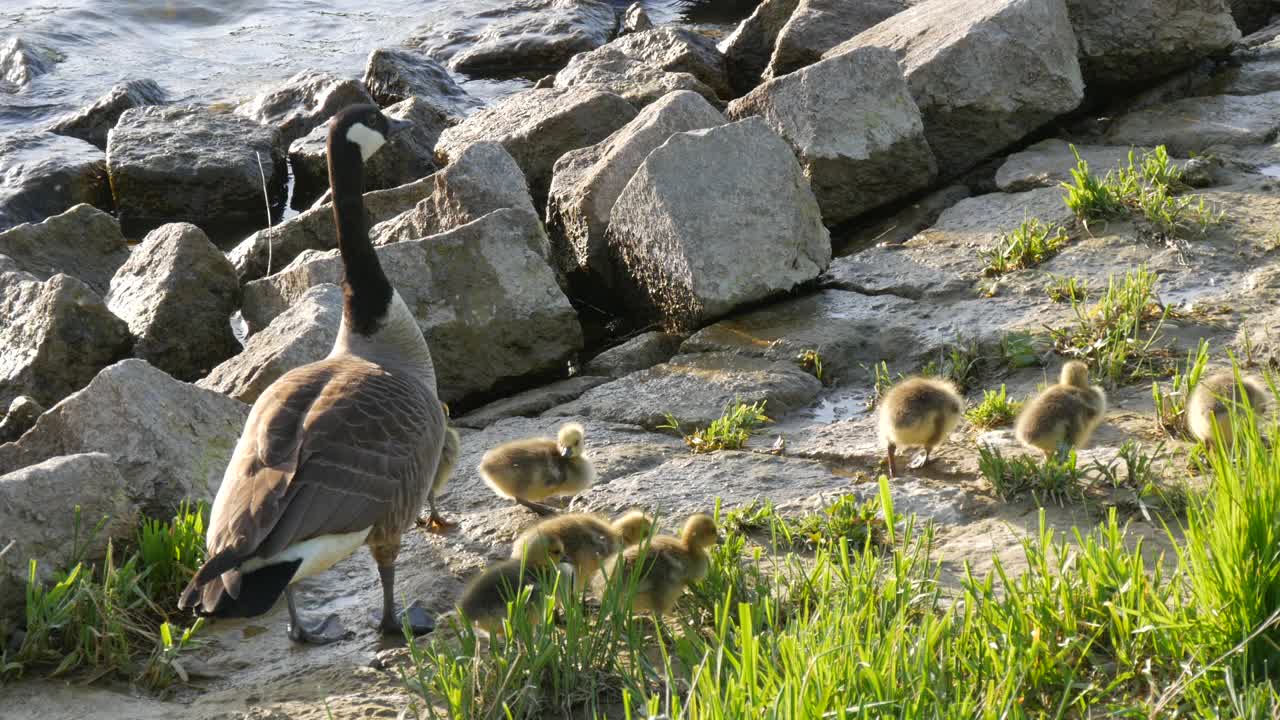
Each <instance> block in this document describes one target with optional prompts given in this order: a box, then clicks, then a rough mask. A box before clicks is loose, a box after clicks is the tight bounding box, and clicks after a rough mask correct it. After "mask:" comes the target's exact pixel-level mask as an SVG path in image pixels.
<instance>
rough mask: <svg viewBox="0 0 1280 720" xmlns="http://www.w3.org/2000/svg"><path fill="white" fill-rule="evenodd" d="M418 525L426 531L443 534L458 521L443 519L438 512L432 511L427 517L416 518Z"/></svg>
mask: <svg viewBox="0 0 1280 720" xmlns="http://www.w3.org/2000/svg"><path fill="white" fill-rule="evenodd" d="M418 527H420V528H425V529H426V531H427V532H430V533H438V534H443V533H447V532H449V531H450V530H452V529H454V528H456V527H458V523H457V522H455V521H453V520H445V519H444V517H443V516H441V515H440V513H438V512H433V513H431V515H429V516H427V517H424V518H423V517H420V518H418Z"/></svg>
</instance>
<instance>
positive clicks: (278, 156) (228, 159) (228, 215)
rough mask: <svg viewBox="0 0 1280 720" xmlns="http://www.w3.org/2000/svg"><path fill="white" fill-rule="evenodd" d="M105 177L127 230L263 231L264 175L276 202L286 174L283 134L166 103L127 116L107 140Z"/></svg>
mask: <svg viewBox="0 0 1280 720" xmlns="http://www.w3.org/2000/svg"><path fill="white" fill-rule="evenodd" d="M259 162H261V165H259ZM107 171H108V172H109V173H110V175H111V188H112V191H113V192H114V193H115V199H116V206H117V208H118V210H119V217H120V222H121V224H122V225H123V226H124V227H125V229H126V231H127V232H130V233H133V232H135V231H136V232H139V233H141V232H146V231H149V230H151V229H153V228H156V227H159V226H160V225H163V224H164V223H167V222H189V223H192V224H195V225H198V226H200V228H201V229H202V230H204V231H205V232H206V233H209V234H211V235H213V236H215V237H219V236H220V233H218V232H217V231H218V230H221V229H224V228H226V227H228V226H248V227H253V226H260V225H261V224H262V223H263V220H264V217H263V216H264V213H265V208H264V207H263V204H264V202H265V201H264V200H263V177H264V175H265V178H266V186H267V192H268V195H271V194H272V192H273V191H274V195H275V197H276V198H277V199H280V198H282V197H283V196H282V191H283V188H284V178H285V176H286V170H285V153H284V145H283V144H282V142H281V136H280V133H279V131H277V130H275V129H273V128H269V127H264V126H262V125H259V124H258V123H256V122H254V121H253V120H250V119H248V118H245V117H241V116H239V115H233V114H231V113H217V112H214V111H212V110H209V109H206V108H199V107H194V106H167V105H166V106H149V107H140V108H132V109H130V110H126V111H124V113H123V114H122V115H121V116H120V121H119V122H118V123H117V124H116V127H115V129H113V130H112V131H111V136H110V138H109V139H108V141H107Z"/></svg>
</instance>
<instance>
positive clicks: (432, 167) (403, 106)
mask: <svg viewBox="0 0 1280 720" xmlns="http://www.w3.org/2000/svg"><path fill="white" fill-rule="evenodd" d="M382 112H383V114H384V115H386V116H387V117H389V118H395V119H396V120H408V121H410V122H412V123H413V127H412V128H409V129H407V130H405V131H403V132H400V133H397V134H395V135H393V136H392V137H390V138H388V139H387V147H385V148H383V149H382V150H381V151H379V152H377V153H375V154H374V156H373V157H371V158H369V160H368V162H366V163H365V164H364V187H365V190H384V189H386V188H393V187H397V186H400V185H404V184H405V183H408V182H413V181H414V180H418V179H419V178H423V177H426V176H427V175H430V174H431V173H433V172H435V171H436V170H437V167H436V162H435V146H436V141H437V140H439V139H440V133H441V132H443V131H444V129H445V128H447V127H449V126H450V125H452V124H453V123H452V122H451V121H450V120H449V118H448V117H447V116H446V115H444V113H442V112H441V111H440V110H439V109H437V108H436V107H435V106H433V105H432V104H431V103H429V102H427V101H426V100H423V99H421V98H418V97H409V98H408V99H406V100H402V101H400V102H398V103H396V104H395V105H392V106H391V107H388V108H385V109H384V110H383V111H382ZM328 136H329V128H328V126H327V125H321V126H318V127H317V128H316V129H314V130H312V131H311V132H310V133H308V134H307V135H306V137H303V138H301V139H298V140H294V141H293V144H292V145H290V146H289V163H290V164H291V165H292V166H293V177H294V188H293V196H294V205H295V206H296V205H306V204H307V203H309V201H310V200H312V199H314V198H316V197H317V196H319V195H320V194H321V193H323V192H324V191H325V190H327V189H328V188H329V160H328V157H329V153H328V148H327V143H328Z"/></svg>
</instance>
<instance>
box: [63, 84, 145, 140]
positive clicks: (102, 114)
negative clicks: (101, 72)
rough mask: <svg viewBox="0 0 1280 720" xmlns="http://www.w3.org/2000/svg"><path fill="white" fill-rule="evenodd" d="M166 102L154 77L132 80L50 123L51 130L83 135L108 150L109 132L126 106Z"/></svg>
mask: <svg viewBox="0 0 1280 720" xmlns="http://www.w3.org/2000/svg"><path fill="white" fill-rule="evenodd" d="M164 102H165V93H164V90H162V89H160V86H159V85H157V84H156V83H155V81H154V80H129V81H126V82H122V83H120V84H118V85H115V86H113V87H112V88H111V89H110V90H108V91H107V93H106V94H105V95H103V96H102V97H100V98H98V99H97V100H95V101H94V102H93V104H92V105H90V106H89V107H87V108H84V109H82V110H80V111H79V112H76V113H73V114H71V115H68V116H67V117H65V118H62V119H61V120H58V121H57V122H55V123H54V124H53V125H51V126H49V131H50V132H54V133H57V134H59V135H67V136H69V137H74V138H80V139H81V140H84V141H85V142H88V143H92V144H93V145H95V146H97V147H98V148H100V149H102V150H106V149H107V133H109V132H110V131H111V128H113V127H115V126H116V121H118V120H119V119H120V115H121V114H122V113H123V112H124V111H125V110H128V109H129V108H135V107H142V106H144V105H163V104H164Z"/></svg>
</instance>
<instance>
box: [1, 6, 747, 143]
mask: <svg viewBox="0 0 1280 720" xmlns="http://www.w3.org/2000/svg"><path fill="white" fill-rule="evenodd" d="M615 4H617V5H618V6H619V7H623V6H625V5H627V4H628V3H627V2H623V1H621V0H619V1H617V2H615ZM750 4H752V3H750V2H749V0H648V1H647V2H645V6H646V8H647V10H648V12H649V15H650V17H652V18H653V20H654V22H656V23H663V22H673V21H685V22H698V23H710V24H720V23H726V22H730V21H732V20H734V19H736V18H738V17H741V16H742V15H744V14H745V13H746V12H748V11H749V5H750ZM505 5H506V3H505V2H503V1H502V0H327V1H324V2H321V1H320V0H195V1H191V0H188V1H184V2H176V1H173V0H68V1H64V2H50V1H49V0H35V1H28V0H0V39H3V38H5V37H8V36H9V35H14V34H17V35H20V36H22V37H24V38H27V39H28V40H29V41H31V42H33V43H36V44H39V45H43V46H45V47H48V48H51V49H52V50H54V51H56V52H58V53H60V54H61V55H62V57H63V60H62V61H61V62H59V63H58V64H57V65H56V66H55V69H54V71H53V72H50V73H49V74H47V75H44V76H41V77H39V78H38V79H36V81H35V82H34V83H33V84H32V85H31V86H30V87H28V88H27V89H25V90H23V91H22V92H20V93H17V94H14V95H6V94H0V131H3V130H13V129H16V128H19V127H23V126H30V125H32V124H34V123H43V122H44V121H46V120H48V119H51V118H53V117H56V116H58V115H60V114H62V113H64V112H67V111H69V110H74V109H76V108H78V107H80V106H82V105H85V104H87V103H89V102H91V101H92V100H93V99H95V98H96V97H98V96H99V95H101V94H102V93H103V92H104V91H106V90H107V88H109V87H111V85H113V84H115V83H116V82H118V81H119V80H122V79H126V78H139V77H146V78H151V79H153V80H155V81H157V82H159V83H160V85H161V86H162V87H163V88H164V89H165V90H166V92H168V93H169V96H170V98H171V99H173V100H176V101H193V102H237V101H239V100H242V99H244V98H246V97H248V96H251V95H253V94H254V93H255V92H257V91H258V90H260V89H262V88H263V87H265V86H268V85H271V84H274V83H276V82H279V81H280V80H283V79H284V78H287V77H288V76H289V75H292V74H293V73H295V72H297V71H299V70H303V69H307V68H315V69H320V70H329V71H333V72H337V73H341V74H344V75H349V76H353V77H358V76H359V75H360V73H361V71H362V69H363V67H364V60H365V57H366V56H367V55H368V53H369V51H370V50H372V49H374V48H376V47H380V46H387V45H396V44H398V43H399V42H400V41H401V40H402V39H403V38H405V37H406V36H407V35H408V34H409V33H410V31H411V30H413V29H414V28H415V27H417V26H419V25H421V24H422V23H424V22H426V21H427V20H428V19H430V18H431V17H433V16H435V15H439V14H441V13H452V12H457V11H459V10H460V9H463V8H465V9H468V10H470V9H472V8H478V7H484V6H490V7H503V6H505ZM744 8H748V9H746V10H744ZM459 79H460V80H462V81H463V84H464V86H466V87H467V89H468V90H469V91H471V92H472V93H473V94H476V95H478V96H480V97H484V98H492V97H495V96H498V95H502V94H506V93H508V92H511V91H513V90H515V89H517V88H519V87H522V86H523V85H525V84H527V83H525V82H524V81H518V80H517V81H493V80H472V79H468V78H459Z"/></svg>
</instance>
